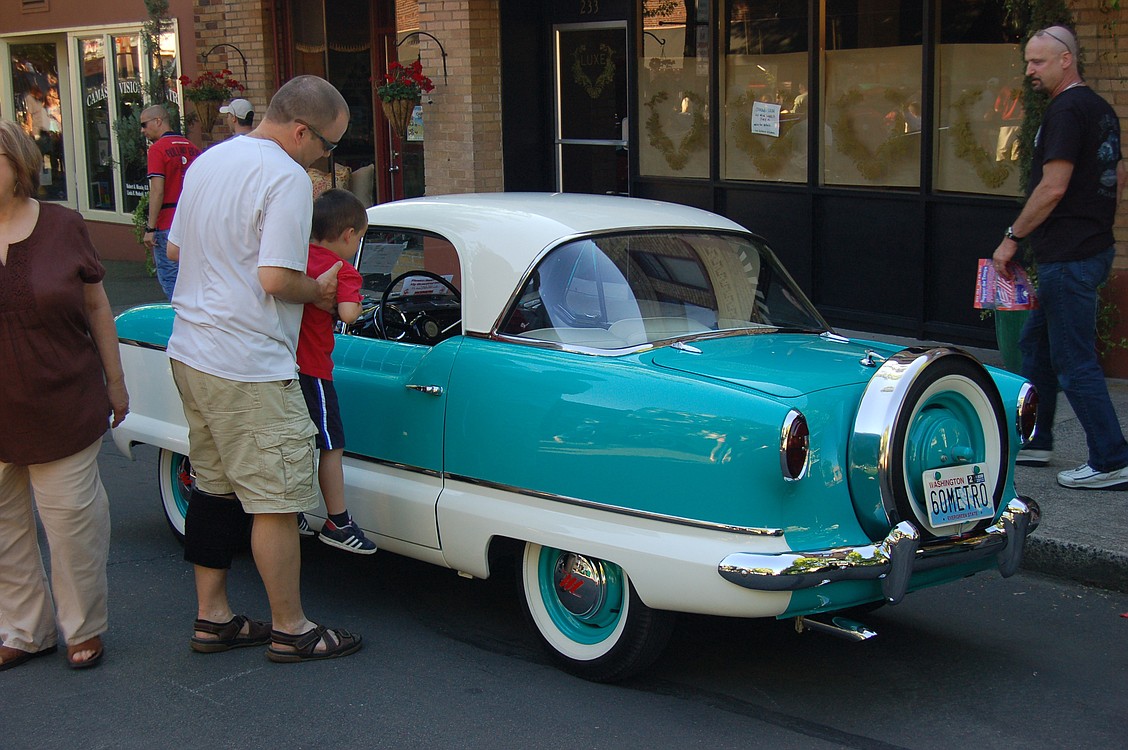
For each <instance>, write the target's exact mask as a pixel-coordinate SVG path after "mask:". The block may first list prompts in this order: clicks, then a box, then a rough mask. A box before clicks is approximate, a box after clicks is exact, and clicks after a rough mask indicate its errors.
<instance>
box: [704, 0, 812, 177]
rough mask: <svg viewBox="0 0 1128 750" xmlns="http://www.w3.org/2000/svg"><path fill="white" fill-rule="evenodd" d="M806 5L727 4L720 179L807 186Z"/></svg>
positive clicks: (736, 0) (778, 0) (762, 0)
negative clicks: (721, 173) (722, 171)
mask: <svg viewBox="0 0 1128 750" xmlns="http://www.w3.org/2000/svg"><path fill="white" fill-rule="evenodd" d="M807 8H808V3H807V1H806V0H733V2H731V3H730V4H729V7H728V17H727V19H726V20H727V24H726V39H727V49H726V51H725V65H724V69H723V73H724V77H725V79H724V86H725V89H724V90H725V118H726V122H725V123H724V131H723V133H724V137H723V139H722V145H723V147H724V158H723V164H724V176H725V177H727V178H728V179H745V180H775V181H780V182H805V181H806V179H807V115H808V112H809V109H810V104H809V102H808V93H807V89H808V86H807V23H808V21H807V19H808V13H807Z"/></svg>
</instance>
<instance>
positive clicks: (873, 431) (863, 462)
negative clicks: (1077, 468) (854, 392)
mask: <svg viewBox="0 0 1128 750" xmlns="http://www.w3.org/2000/svg"><path fill="white" fill-rule="evenodd" d="M1008 424H1009V422H1008V420H1007V418H1006V415H1005V412H1004V409H1003V401H1002V398H1001V397H1000V396H999V391H998V388H997V387H996V386H995V382H994V380H992V379H991V376H990V375H989V374H988V373H987V371H986V369H985V368H984V367H983V365H981V364H980V363H979V362H978V361H977V360H976V359H975V358H974V357H972V356H971V355H969V354H967V353H966V352H963V351H960V350H959V349H954V348H947V347H937V348H927V349H926V348H915V347H914V348H909V349H904V350H902V351H900V352H898V353H897V354H895V355H893V356H892V357H890V358H889V359H887V360H885V361H884V362H883V363H882V364H881V366H880V367H878V369H877V370H876V371H875V372H874V375H873V377H872V378H871V379H870V382H869V384H868V385H867V386H866V389H865V392H864V393H863V394H862V398H861V401H860V402H859V404H858V412H857V416H856V417H855V420H854V429H853V434H852V435H851V436H850V442H849V447H848V449H847V453H848V462H849V471H848V479H849V484H850V494H851V497H852V498H853V502H854V508H855V510H856V511H857V514H858V519H859V521H860V522H861V524H862V528H863V529H865V531H866V533H867V534H868V535H869V536H870V538H871V539H873V540H874V541H877V540H880V539H882V538H884V537H885V535H886V534H887V533H888V532H889V530H890V529H891V528H892V527H893V526H894V525H896V524H897V523H899V522H900V521H909V522H910V523H912V524H913V525H914V526H916V527H917V528H918V529H919V530H920V532H921V538H922V541H924V542H926V543H927V541H928V540H929V539H939V538H947V537H952V536H958V535H960V534H966V533H968V532H970V531H974V530H976V529H980V528H983V527H985V526H987V525H989V524H990V523H991V522H992V520H993V518H994V517H995V516H997V515H998V513H999V509H1000V506H1001V504H1002V497H1003V488H1004V486H1005V484H1006V478H1007V468H1008V459H1009V456H1010V442H1009V440H1010V430H1009V429H1008V427H1007V425H1008ZM956 467H959V468H956ZM930 511H931V512H930ZM962 518H967V519H970V520H958V519H962Z"/></svg>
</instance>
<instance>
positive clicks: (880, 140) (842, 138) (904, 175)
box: [822, 0, 925, 187]
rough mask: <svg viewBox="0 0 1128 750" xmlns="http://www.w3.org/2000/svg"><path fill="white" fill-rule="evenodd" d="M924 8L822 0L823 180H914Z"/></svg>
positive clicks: (896, 1)
mask: <svg viewBox="0 0 1128 750" xmlns="http://www.w3.org/2000/svg"><path fill="white" fill-rule="evenodd" d="M924 6H925V3H921V2H919V1H918V0H826V28H825V29H824V33H825V48H826V58H825V69H824V76H825V84H824V87H823V101H822V113H823V120H822V121H823V124H824V129H823V138H822V176H823V182H824V183H825V184H828V185H865V186H870V187H876V186H882V187H916V186H918V185H919V184H920V128H921V108H920V102H921V63H922V55H921V30H922V29H923V22H924V19H923V8H924Z"/></svg>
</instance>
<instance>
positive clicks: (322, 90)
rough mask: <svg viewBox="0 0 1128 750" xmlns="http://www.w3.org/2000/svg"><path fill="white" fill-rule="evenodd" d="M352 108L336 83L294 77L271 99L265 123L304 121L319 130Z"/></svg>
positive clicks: (319, 79)
mask: <svg viewBox="0 0 1128 750" xmlns="http://www.w3.org/2000/svg"><path fill="white" fill-rule="evenodd" d="M348 111H349V105H348V103H347V102H346V101H345V97H343V96H341V92H340V91H338V90H337V89H336V87H335V86H333V84H331V83H329V82H328V81H326V80H325V79H324V78H319V77H318V76H298V77H296V78H291V79H290V80H289V81H286V83H284V84H283V85H282V88H280V89H278V91H277V93H275V94H274V96H273V97H271V99H270V105H269V106H268V107H267V108H266V116H265V117H264V118H263V120H265V121H267V122H273V123H278V124H282V125H285V124H287V123H291V122H295V121H296V120H304V121H305V122H307V123H310V124H311V125H313V126H314V127H315V128H324V127H328V126H329V125H330V124H332V123H333V122H335V121H336V120H337V118H338V117H340V116H341V115H342V114H345V115H347V114H348Z"/></svg>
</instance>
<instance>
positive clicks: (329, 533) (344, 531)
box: [318, 518, 376, 555]
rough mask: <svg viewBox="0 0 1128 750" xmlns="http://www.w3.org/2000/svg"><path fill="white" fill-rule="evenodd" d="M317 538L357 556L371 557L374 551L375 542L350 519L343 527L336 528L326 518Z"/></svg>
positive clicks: (335, 525)
mask: <svg viewBox="0 0 1128 750" xmlns="http://www.w3.org/2000/svg"><path fill="white" fill-rule="evenodd" d="M318 538H319V539H321V541H323V542H325V543H326V544H328V545H329V546H331V547H340V548H341V549H343V550H345V551H346V552H355V553H356V554H358V555H371V554H372V553H373V552H375V551H376V542H374V541H372V540H371V539H369V538H368V537H366V536H365V535H364V532H363V531H361V530H360V527H359V526H357V525H356V521H353V520H351V519H350V520H349V522H348V523H347V524H345V525H344V526H337V524H335V523H333V521H332V520H330V519H328V518H326V519H325V525H324V526H322V527H321V534H319V535H318Z"/></svg>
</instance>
